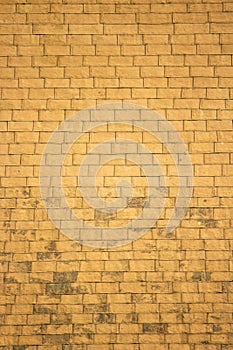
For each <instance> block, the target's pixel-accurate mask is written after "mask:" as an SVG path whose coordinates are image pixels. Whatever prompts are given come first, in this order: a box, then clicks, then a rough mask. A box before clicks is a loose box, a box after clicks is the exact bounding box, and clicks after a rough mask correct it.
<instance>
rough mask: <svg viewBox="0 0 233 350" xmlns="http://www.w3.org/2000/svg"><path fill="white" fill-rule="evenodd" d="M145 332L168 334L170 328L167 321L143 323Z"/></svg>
mask: <svg viewBox="0 0 233 350" xmlns="http://www.w3.org/2000/svg"><path fill="white" fill-rule="evenodd" d="M142 329H143V332H144V333H156V334H166V333H167V329H168V324H167V323H143V325H142Z"/></svg>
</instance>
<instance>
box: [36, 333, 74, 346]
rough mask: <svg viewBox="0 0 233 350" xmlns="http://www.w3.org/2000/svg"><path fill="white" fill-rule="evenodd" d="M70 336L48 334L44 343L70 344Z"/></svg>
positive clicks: (43, 340)
mask: <svg viewBox="0 0 233 350" xmlns="http://www.w3.org/2000/svg"><path fill="white" fill-rule="evenodd" d="M69 341H70V335H69V334H47V335H43V337H42V342H43V344H47V345H61V344H69Z"/></svg>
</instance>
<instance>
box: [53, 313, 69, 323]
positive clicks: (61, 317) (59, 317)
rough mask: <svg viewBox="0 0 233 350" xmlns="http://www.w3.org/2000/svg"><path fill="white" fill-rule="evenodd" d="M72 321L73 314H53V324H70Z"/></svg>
mask: <svg viewBox="0 0 233 350" xmlns="http://www.w3.org/2000/svg"><path fill="white" fill-rule="evenodd" d="M71 322H72V315H71V314H51V324H70V323H71Z"/></svg>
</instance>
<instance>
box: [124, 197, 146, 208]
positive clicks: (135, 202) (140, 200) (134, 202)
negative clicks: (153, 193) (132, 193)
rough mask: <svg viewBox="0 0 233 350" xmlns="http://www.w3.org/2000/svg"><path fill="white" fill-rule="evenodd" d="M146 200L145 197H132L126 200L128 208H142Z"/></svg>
mask: <svg viewBox="0 0 233 350" xmlns="http://www.w3.org/2000/svg"><path fill="white" fill-rule="evenodd" d="M146 200H147V199H146V198H145V197H133V198H132V199H131V200H130V201H129V202H128V208H144V206H145V204H146Z"/></svg>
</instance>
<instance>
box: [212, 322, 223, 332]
mask: <svg viewBox="0 0 233 350" xmlns="http://www.w3.org/2000/svg"><path fill="white" fill-rule="evenodd" d="M220 331H222V327H220V326H219V325H218V324H214V325H213V332H220Z"/></svg>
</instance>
